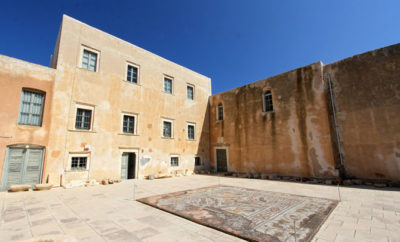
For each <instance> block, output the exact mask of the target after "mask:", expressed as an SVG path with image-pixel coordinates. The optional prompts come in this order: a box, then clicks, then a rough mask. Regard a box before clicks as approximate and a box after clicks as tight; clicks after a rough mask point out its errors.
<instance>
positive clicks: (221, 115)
mask: <svg viewBox="0 0 400 242" xmlns="http://www.w3.org/2000/svg"><path fill="white" fill-rule="evenodd" d="M217 112H218V115H217V118H218V120H224V107H223V106H222V103H220V104H218V110H217Z"/></svg>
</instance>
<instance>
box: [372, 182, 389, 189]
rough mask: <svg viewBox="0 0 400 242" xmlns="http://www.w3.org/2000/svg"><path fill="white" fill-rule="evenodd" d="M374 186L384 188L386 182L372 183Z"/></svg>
mask: <svg viewBox="0 0 400 242" xmlns="http://www.w3.org/2000/svg"><path fill="white" fill-rule="evenodd" d="M374 187H376V188H384V187H386V184H385V183H374Z"/></svg>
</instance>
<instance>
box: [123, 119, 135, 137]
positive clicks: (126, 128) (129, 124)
mask: <svg viewBox="0 0 400 242" xmlns="http://www.w3.org/2000/svg"><path fill="white" fill-rule="evenodd" d="M122 126H123V127H122V131H123V132H124V133H130V134H133V133H135V117H134V116H130V115H124V118H123V125H122Z"/></svg>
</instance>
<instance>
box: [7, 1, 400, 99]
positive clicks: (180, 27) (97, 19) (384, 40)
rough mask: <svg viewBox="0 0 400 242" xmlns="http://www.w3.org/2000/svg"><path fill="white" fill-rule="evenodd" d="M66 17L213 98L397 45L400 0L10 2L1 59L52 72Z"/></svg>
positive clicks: (8, 3) (398, 40)
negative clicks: (185, 71)
mask: <svg viewBox="0 0 400 242" xmlns="http://www.w3.org/2000/svg"><path fill="white" fill-rule="evenodd" d="M63 13H65V14H67V15H69V16H71V17H73V18H76V19H78V20H80V21H82V22H85V23H87V24H89V25H91V26H94V27H96V28H99V29H101V30H103V31H105V32H108V33H110V34H112V35H115V36H117V37H119V38H121V39H124V40H126V41H128V42H131V43H133V44H135V45H138V46H140V47H142V48H144V49H147V50H149V51H151V52H153V53H156V54H158V55H160V56H162V57H164V58H167V59H169V60H171V61H174V62H176V63H178V64H181V65H183V66H185V67H188V68H190V69H192V70H194V71H197V72H199V73H201V74H204V75H206V76H209V77H211V79H212V90H213V93H219V92H222V91H226V90H229V89H232V88H235V87H239V86H242V85H245V84H247V83H250V82H253V81H256V80H260V79H263V78H266V77H269V76H273V75H276V74H279V73H282V72H285V71H289V70H291V69H295V68H297V67H301V66H304V65H308V64H310V63H313V62H316V61H319V60H320V61H322V62H323V63H331V62H334V61H336V60H340V59H343V58H345V57H349V56H352V55H355V54H359V53H362V52H366V51H369V50H373V49H377V48H380V47H384V46H387V45H392V44H396V43H399V42H400V1H398V0H381V1H379V0H374V1H372V0H345V1H344V0H336V1H323V0H303V1H300V0H276V1H272V0H271V1H270V0H246V1H245V0H242V1H238V0H226V1H225V0H224V1H223V0H201V1H199V0H197V1H196V0H182V1H172V0H171V1H167V0H147V1H133V0H130V1H122V0H121V1H120V0H113V1H110V0H104V1H101V0H69V1H61V0H51V1H44V0H43V1H42V0H37V1H32V0H26V1H21V0H10V1H2V3H1V7H0V54H3V55H7V56H11V57H15V58H19V59H23V60H26V61H29V62H33V63H37V64H41V65H46V66H48V64H49V59H50V55H51V53H52V52H53V48H54V45H55V41H56V38H57V33H58V29H59V25H60V23H61V17H62V14H63Z"/></svg>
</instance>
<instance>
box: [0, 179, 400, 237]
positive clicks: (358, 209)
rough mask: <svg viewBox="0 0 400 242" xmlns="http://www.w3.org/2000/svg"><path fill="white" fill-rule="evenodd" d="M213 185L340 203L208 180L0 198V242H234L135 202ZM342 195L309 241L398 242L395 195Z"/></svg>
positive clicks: (248, 183) (262, 185)
mask: <svg viewBox="0 0 400 242" xmlns="http://www.w3.org/2000/svg"><path fill="white" fill-rule="evenodd" d="M217 184H221V185H229V186H236V187H243V188H250V189H257V190H262V191H271V192H281V193H288V194H294V195H302V196H311V197H319V198H325V199H336V200H337V199H339V195H338V188H337V187H336V186H328V185H314V184H302V183H293V182H283V181H270V180H257V179H245V178H230V177H215V176H207V175H193V176H186V177H178V178H166V179H155V180H151V181H150V180H128V181H123V182H121V183H118V184H113V185H107V186H102V185H99V186H92V187H79V188H73V189H63V188H54V189H52V190H49V191H35V192H33V191H30V192H19V193H7V192H0V210H1V213H0V241H16V240H20V241H24V240H26V241H35V239H36V240H37V239H55V240H59V241H63V240H64V241H160V240H162V241H239V240H240V239H238V238H237V237H233V236H230V235H227V234H225V233H222V232H219V231H217V230H213V229H210V228H208V227H205V226H202V225H199V224H197V223H194V222H191V221H189V220H186V219H183V218H180V217H177V216H175V215H172V214H170V213H166V212H163V211H160V210H158V209H156V208H153V207H150V206H147V205H144V204H142V203H140V202H137V201H135V200H133V198H134V197H135V198H136V199H140V198H144V197H150V196H154V195H160V194H166V193H172V192H178V191H183V190H188V189H196V188H201V187H207V186H212V185H217ZM134 185H135V186H136V188H135V189H134V188H133V186H134ZM134 190H135V191H136V192H135V195H134V193H133V191H134ZM340 194H341V198H342V200H341V202H339V204H338V206H337V208H336V209H334V210H333V212H332V213H331V215H330V216H329V217H328V219H327V220H326V221H325V223H324V224H323V225H322V226H321V228H320V230H319V231H318V233H317V234H316V235H315V237H314V239H313V241H400V233H399V231H400V190H398V189H392V190H390V189H372V188H368V187H360V186H358V187H341V188H340Z"/></svg>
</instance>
